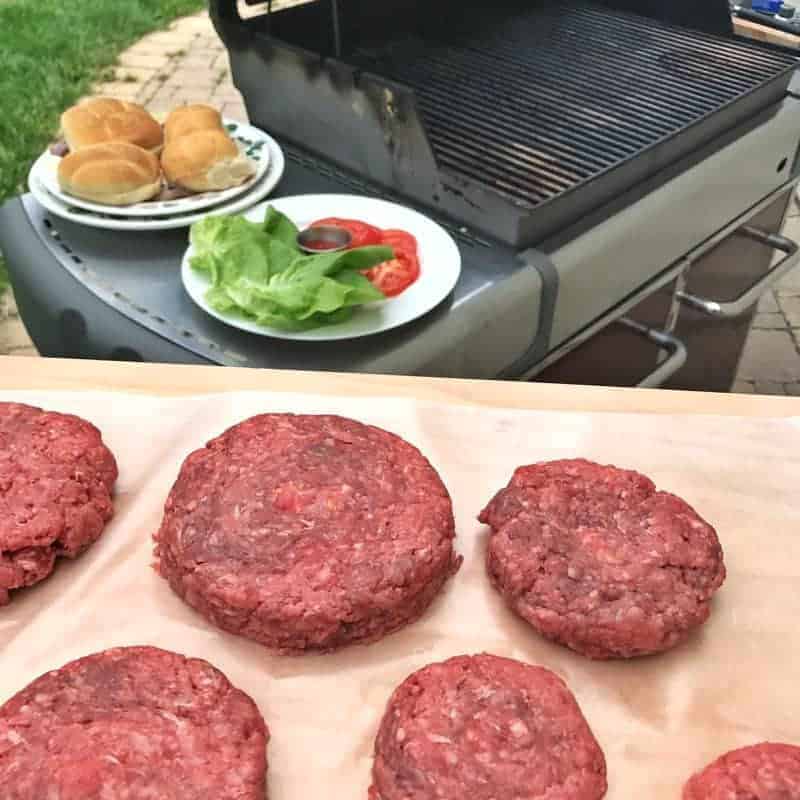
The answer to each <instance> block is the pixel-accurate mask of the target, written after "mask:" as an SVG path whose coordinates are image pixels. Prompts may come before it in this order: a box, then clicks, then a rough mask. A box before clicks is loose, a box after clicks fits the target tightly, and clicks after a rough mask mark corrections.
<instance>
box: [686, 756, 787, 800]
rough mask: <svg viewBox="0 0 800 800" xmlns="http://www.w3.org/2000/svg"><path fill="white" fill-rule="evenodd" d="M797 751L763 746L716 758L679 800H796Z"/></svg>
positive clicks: (689, 785) (694, 779)
mask: <svg viewBox="0 0 800 800" xmlns="http://www.w3.org/2000/svg"><path fill="white" fill-rule="evenodd" d="M798 798H800V747H794V746H793V745H790V744H773V743H771V742H764V743H762V744H754V745H752V746H751V747H743V748H741V749H740V750H732V751H731V752H729V753H725V755H723V756H720V757H719V758H718V759H717V760H716V761H714V762H713V763H711V764H709V765H708V766H707V767H706V768H705V769H704V770H702V771H701V772H698V773H697V774H696V775H693V776H692V777H691V778H690V779H689V781H688V782H687V784H686V786H685V787H684V790H683V800H798Z"/></svg>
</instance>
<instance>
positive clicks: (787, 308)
mask: <svg viewBox="0 0 800 800" xmlns="http://www.w3.org/2000/svg"><path fill="white" fill-rule="evenodd" d="M778 302H779V303H780V306H781V309H782V311H783V313H784V315H785V316H786V319H787V320H788V322H789V327H791V328H800V297H798V296H789V297H781V298H780V299H779V300H778ZM758 316H761V315H760V314H759V315H758Z"/></svg>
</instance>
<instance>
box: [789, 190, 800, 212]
mask: <svg viewBox="0 0 800 800" xmlns="http://www.w3.org/2000/svg"><path fill="white" fill-rule="evenodd" d="M788 213H789V216H790V217H800V191H796V192H795V193H794V195H793V197H792V202H791V203H790V204H789V212H788Z"/></svg>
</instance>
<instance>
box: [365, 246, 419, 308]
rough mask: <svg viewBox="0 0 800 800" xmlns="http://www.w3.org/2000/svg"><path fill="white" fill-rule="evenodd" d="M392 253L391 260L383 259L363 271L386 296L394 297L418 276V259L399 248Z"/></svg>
mask: <svg viewBox="0 0 800 800" xmlns="http://www.w3.org/2000/svg"><path fill="white" fill-rule="evenodd" d="M394 255H395V257H394V258H393V259H392V260H391V261H384V262H383V264H378V266H377V267H373V268H372V269H369V270H367V271H366V272H365V273H364V274H365V275H366V276H367V278H368V279H369V280H370V281H371V282H372V284H373V285H374V286H376V287H377V288H378V289H380V290H381V291H382V292H383V293H384V294H385V295H386V296H387V297H396V296H397V295H398V294H400V292H403V291H405V290H406V289H408V287H409V286H411V284H412V283H414V281H415V280H416V279H417V278H418V277H419V261H418V260H417V258H416V256H415V255H413V254H410V253H407V252H404V251H403V250H401V249H399V248H396V249H395V251H394Z"/></svg>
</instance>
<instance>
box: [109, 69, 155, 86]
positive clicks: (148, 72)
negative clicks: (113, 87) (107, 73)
mask: <svg viewBox="0 0 800 800" xmlns="http://www.w3.org/2000/svg"><path fill="white" fill-rule="evenodd" d="M157 72H158V69H157V68H153V67H117V74H116V80H117V82H119V83H134V84H139V85H140V86H141V85H142V84H143V83H147V81H149V80H150V79H151V78H152V77H153V76H154V75H155V74H156V73H157Z"/></svg>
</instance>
